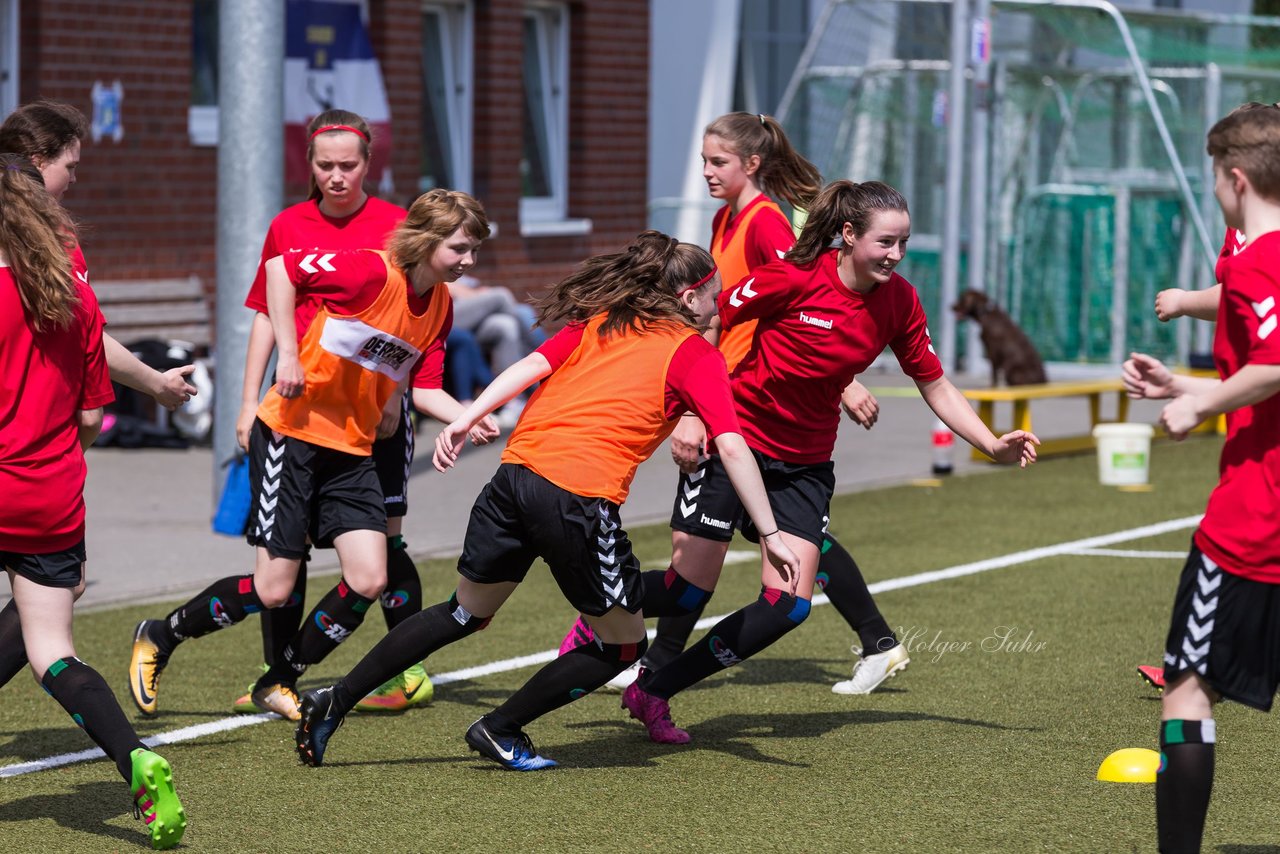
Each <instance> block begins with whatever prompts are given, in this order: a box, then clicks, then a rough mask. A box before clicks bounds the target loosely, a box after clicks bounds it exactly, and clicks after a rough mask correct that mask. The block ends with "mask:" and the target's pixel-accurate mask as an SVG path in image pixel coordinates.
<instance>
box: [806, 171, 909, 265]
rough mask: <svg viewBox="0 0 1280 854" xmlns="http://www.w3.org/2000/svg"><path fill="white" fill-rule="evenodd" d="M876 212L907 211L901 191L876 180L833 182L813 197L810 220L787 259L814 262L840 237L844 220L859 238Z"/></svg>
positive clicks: (907, 212)
mask: <svg viewBox="0 0 1280 854" xmlns="http://www.w3.org/2000/svg"><path fill="white" fill-rule="evenodd" d="M878 211H902V212H903V213H906V214H910V213H911V212H910V210H908V209H907V200H906V199H905V198H903V196H902V194H901V193H899V192H898V191H897V190H895V189H894V188H893V187H890V186H889V185H888V184H882V183H881V182H879V181H865V182H863V183H861V184H855V183H854V182H853V181H832V182H831V183H830V184H828V185H827V186H825V187H823V188H822V190H821V191H820V192H819V193H818V195H817V196H816V197H815V198H814V200H813V207H811V208H809V219H808V220H807V221H806V222H805V224H804V229H803V230H802V231H801V232H800V236H799V237H798V238H796V244H795V246H792V247H791V250H790V251H789V252H787V254H786V256H785V257H786V260H788V261H790V262H791V263H792V264H795V265H796V266H797V267H807V266H809V265H810V264H812V263H813V262H814V261H817V260H818V258H819V256H821V255H822V253H823V252H825V251H826V250H827V249H828V248H830V247H831V244H832V242H833V241H834V240H835V239H836V238H838V237H840V235H841V233H842V232H843V230H844V224H845V223H846V222H847V223H849V224H850V225H851V226H853V233H854V234H856V235H857V236H858V237H861V236H862V235H864V234H866V233H867V230H868V229H870V228H871V216H872V214H874V213H876V212H878Z"/></svg>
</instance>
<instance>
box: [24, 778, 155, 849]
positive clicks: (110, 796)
mask: <svg viewBox="0 0 1280 854" xmlns="http://www.w3.org/2000/svg"><path fill="white" fill-rule="evenodd" d="M113 776H114V775H113ZM128 804H129V790H128V787H127V786H125V785H124V783H123V782H122V781H120V780H117V779H112V780H111V781H109V782H108V781H106V780H103V781H99V782H94V783H77V784H76V787H75V790H74V791H70V792H66V791H64V792H58V793H57V794H44V795H29V796H28V797H25V798H19V799H18V800H14V801H6V802H4V803H2V804H0V823H5V822H21V821H30V820H31V819H33V818H39V817H42V816H43V817H48V818H52V819H53V820H54V821H56V822H57V823H58V826H59V827H64V828H66V829H68V830H79V831H83V832H85V833H92V834H94V835H96V836H109V837H112V838H114V839H117V840H119V841H120V842H122V843H125V844H127V845H128V846H129V847H131V848H132V847H138V848H147V849H148V850H149V849H150V845H149V842H148V836H147V834H146V832H145V831H144V830H142V824H141V823H139V825H138V829H136V830H131V829H126V828H123V827H116V826H114V825H111V824H108V823H107V822H108V821H110V820H112V819H114V818H117V817H119V816H120V815H121V814H122V813H123V812H126V811H127V809H128ZM122 807H124V809H122Z"/></svg>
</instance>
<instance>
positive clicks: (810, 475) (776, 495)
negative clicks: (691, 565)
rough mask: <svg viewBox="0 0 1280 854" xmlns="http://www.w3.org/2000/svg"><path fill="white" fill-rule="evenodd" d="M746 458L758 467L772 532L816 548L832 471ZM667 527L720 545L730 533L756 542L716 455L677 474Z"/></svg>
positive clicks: (821, 466) (818, 466)
mask: <svg viewBox="0 0 1280 854" xmlns="http://www.w3.org/2000/svg"><path fill="white" fill-rule="evenodd" d="M751 453H752V454H753V455H754V456H755V458H756V464H757V465H759V466H760V476H761V478H762V479H763V480H764V488H765V492H767V493H768V494H769V505H770V506H771V507H772V508H773V517H774V519H775V520H777V522H778V527H779V528H780V529H781V530H783V531H786V532H787V533H788V534H792V535H794V536H797V537H800V538H801V539H804V540H808V541H809V542H811V543H813V544H814V545H816V546H818V547H819V548H821V547H822V541H823V540H824V539H825V538H826V532H827V521H828V518H829V517H828V514H829V513H830V507H831V496H832V494H833V493H834V492H835V488H836V476H835V465H834V464H833V463H830V462H827V463H817V464H814V465H803V464H800V463H784V462H782V461H781V460H775V459H774V458H772V457H767V456H765V455H764V454H762V453H760V452H759V451H752V452H751ZM671 527H672V528H674V529H676V530H677V531H683V532H685V533H686V534H693V535H694V536H696V537H702V538H703V539H706V540H716V541H719V542H722V543H727V542H729V541H730V540H732V539H733V532H734V530H735V529H739V530H741V531H742V535H743V536H744V537H746V538H747V539H748V540H751V542H753V543H754V542H758V541H759V532H758V531H756V529H755V525H753V524H752V522H751V518H750V517H749V516H748V515H747V514H746V512H745V511H744V509H743V507H742V502H741V501H740V500H738V493H737V492H735V491H734V489H733V484H732V483H730V481H729V474H728V472H726V471H725V469H724V463H723V462H721V461H720V456H719V455H718V454H712V455H711V456H710V457H708V458H707V459H705V460H703V461H702V463H701V465H699V466H698V470H697V471H696V472H694V473H693V474H684V473H683V472H681V474H680V483H679V485H678V486H677V488H676V500H675V506H674V507H673V508H672V510H671Z"/></svg>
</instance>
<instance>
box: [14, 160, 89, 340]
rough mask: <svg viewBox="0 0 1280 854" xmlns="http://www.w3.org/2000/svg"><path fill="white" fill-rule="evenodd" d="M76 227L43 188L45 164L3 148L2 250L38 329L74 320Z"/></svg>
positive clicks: (31, 319) (75, 301)
mask: <svg viewBox="0 0 1280 854" xmlns="http://www.w3.org/2000/svg"><path fill="white" fill-rule="evenodd" d="M74 246H75V227H74V226H73V225H72V224H71V218H70V217H69V216H68V215H67V212H66V211H64V210H63V209H62V206H61V205H60V204H58V203H57V202H56V201H54V199H53V197H52V196H50V195H49V194H48V193H47V192H45V189H44V179H43V178H42V177H41V175H40V170H39V169H37V168H36V167H35V164H34V163H32V162H31V161H30V160H28V159H27V158H25V157H23V156H21V155H19V154H0V254H3V255H4V258H5V261H6V262H7V263H8V264H9V268H10V269H11V270H12V271H13V279H14V281H15V282H17V285H18V296H19V298H20V299H21V300H22V307H23V309H25V310H26V313H27V316H28V318H30V322H31V325H32V326H33V327H34V328H35V329H36V331H38V332H43V331H45V330H47V329H49V328H50V327H57V328H61V329H65V328H67V327H68V326H69V325H71V320H72V317H73V316H74V311H75V306H76V303H78V302H79V297H78V296H77V295H76V287H75V281H74V280H73V279H72V277H71V257H70V255H69V254H68V252H69V251H70V250H71V249H72V248H74Z"/></svg>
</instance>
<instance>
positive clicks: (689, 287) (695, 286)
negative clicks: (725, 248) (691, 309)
mask: <svg viewBox="0 0 1280 854" xmlns="http://www.w3.org/2000/svg"><path fill="white" fill-rule="evenodd" d="M717 272H719V271H718V270H717V269H716V268H715V267H712V268H711V272H710V273H707V274H706V275H705V276H703V277H702V278H701V279H698V281H696V282H694V283H693V284H692V285H687V286H686V287H683V288H681V289H680V290H678V291H676V296H680V295H681V294H687V293H688V292H689V291H696V290H697V289H698V288H700V287H702V286H703V285H705V284H706V283H707V282H709V281H711V280H712V279H713V278H714V277H715V275H716V273H717Z"/></svg>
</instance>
